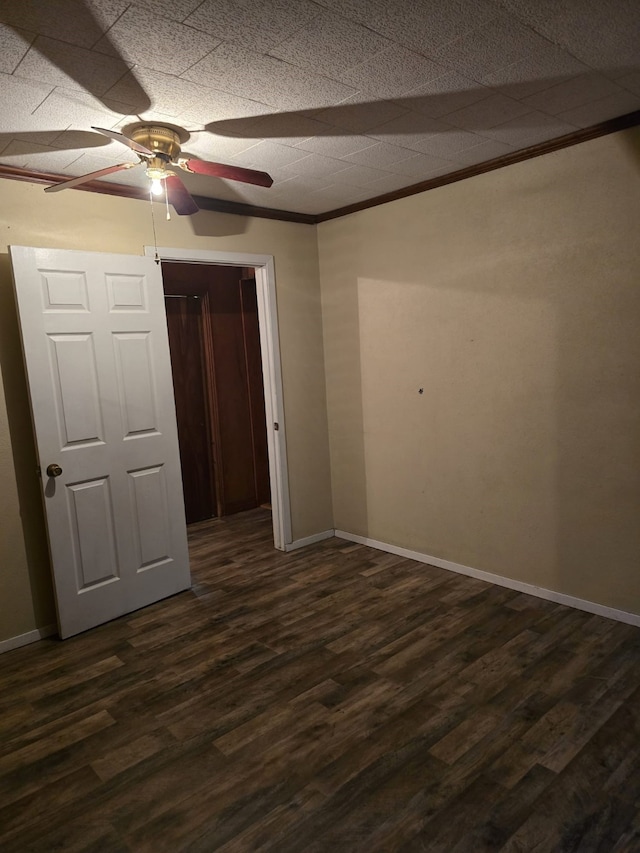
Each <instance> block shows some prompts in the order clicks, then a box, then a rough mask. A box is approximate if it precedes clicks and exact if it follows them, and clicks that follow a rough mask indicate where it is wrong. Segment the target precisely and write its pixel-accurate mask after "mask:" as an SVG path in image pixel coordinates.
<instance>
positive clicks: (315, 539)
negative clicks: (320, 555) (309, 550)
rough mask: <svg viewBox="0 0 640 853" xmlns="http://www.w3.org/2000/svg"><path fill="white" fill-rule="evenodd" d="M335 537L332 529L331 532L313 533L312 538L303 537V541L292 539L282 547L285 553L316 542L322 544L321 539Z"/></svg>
mask: <svg viewBox="0 0 640 853" xmlns="http://www.w3.org/2000/svg"><path fill="white" fill-rule="evenodd" d="M334 535H335V531H334V530H333V528H332V529H331V530H323V531H322V533H314V534H313V536H305V537H304V539H294V540H293V542H289V543H288V544H286V545H285V546H284V550H285V551H296V550H297V549H298V548H306V546H307V545H314V544H315V543H316V542H322V540H323V539H331V537H332V536H334Z"/></svg>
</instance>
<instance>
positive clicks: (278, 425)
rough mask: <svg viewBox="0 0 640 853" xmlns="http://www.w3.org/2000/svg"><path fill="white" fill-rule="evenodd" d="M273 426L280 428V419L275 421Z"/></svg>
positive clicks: (276, 428)
mask: <svg viewBox="0 0 640 853" xmlns="http://www.w3.org/2000/svg"><path fill="white" fill-rule="evenodd" d="M273 428H274V429H275V430H276V431H277V430H279V429H280V424H279V423H278V421H274V423H273Z"/></svg>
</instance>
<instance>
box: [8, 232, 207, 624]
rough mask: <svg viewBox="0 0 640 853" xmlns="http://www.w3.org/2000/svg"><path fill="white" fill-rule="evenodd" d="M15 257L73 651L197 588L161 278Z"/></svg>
mask: <svg viewBox="0 0 640 853" xmlns="http://www.w3.org/2000/svg"><path fill="white" fill-rule="evenodd" d="M10 253H11V263H12V267H13V274H14V282H15V289H16V297H17V303H18V310H19V315H20V324H21V330H22V342H23V348H24V355H25V363H26V369H27V378H28V383H29V393H30V397H31V407H32V414H33V421H34V427H35V434H36V445H37V453H38V459H39V465H40V469H41V471H40V475H41V478H42V488H43V495H44V506H45V514H46V521H47V527H48V534H49V547H50V552H51V560H52V566H53V576H54V584H55V592H56V603H57V610H58V623H59V629H60V636H61V637H68V636H70V635H72V634H76V633H78V632H80V631H84V630H86V629H87V628H91V627H93V626H95V625H98V624H100V623H102V622H106V621H108V620H110V619H114V618H115V617H117V616H120V615H122V614H124V613H129V612H131V611H132V610H136V609H138V608H139V607H143V606H145V605H147V604H150V603H152V602H154V601H157V600H159V599H161V598H164V597H166V596H168V595H172V594H173V593H176V592H179V591H180V590H183V589H186V588H188V587H189V586H190V583H191V580H190V574H189V561H188V556H187V540H186V526H185V517H184V502H183V496H182V479H181V472H180V460H179V453H178V439H177V430H176V420H175V406H174V400H173V387H172V382H171V367H170V360H169V345H168V340H167V327H166V319H165V313H164V298H163V290H162V278H161V273H160V269H159V267H158V266H157V265H156V264H155V263H154V262H153V260H152V259H150V258H145V257H138V256H135V255H110V254H98V253H94V252H71V251H61V250H52V249H34V248H27V247H21V246H19V247H16V246H13V247H11V249H10ZM51 465H54V466H59V468H61V469H62V472H61V473H60V474H58V476H50V475H48V474H47V468H48V467H49V466H51ZM50 471H51V472H52V473H53V474H55V473H56V471H57V469H55V468H54V469H50Z"/></svg>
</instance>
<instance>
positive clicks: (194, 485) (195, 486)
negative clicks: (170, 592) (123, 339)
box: [165, 295, 217, 524]
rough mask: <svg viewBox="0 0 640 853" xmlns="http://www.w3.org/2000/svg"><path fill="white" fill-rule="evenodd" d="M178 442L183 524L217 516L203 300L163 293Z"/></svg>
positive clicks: (196, 297) (197, 297)
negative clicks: (212, 473)
mask: <svg viewBox="0 0 640 853" xmlns="http://www.w3.org/2000/svg"><path fill="white" fill-rule="evenodd" d="M165 305H166V310H167V326H168V329H169V347H170V350H171V366H172V372H173V390H174V395H175V401H176V418H177V422H178V442H179V444H180V463H181V466H182V485H183V489H184V504H185V512H186V517H187V524H191V523H193V522H194V521H202V520H203V519H206V518H212V517H213V516H215V515H216V514H217V505H216V495H215V479H214V478H213V477H212V476H211V469H212V465H213V459H212V452H211V450H212V448H211V437H210V415H209V406H208V399H207V392H206V384H205V375H206V374H205V365H204V342H203V322H202V320H203V317H202V307H203V300H202V298H201V297H199V296H184V295H181V296H166V297H165Z"/></svg>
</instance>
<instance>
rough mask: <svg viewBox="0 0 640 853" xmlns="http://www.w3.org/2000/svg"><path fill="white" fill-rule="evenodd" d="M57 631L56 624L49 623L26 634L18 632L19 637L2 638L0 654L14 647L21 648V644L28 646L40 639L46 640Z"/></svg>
mask: <svg viewBox="0 0 640 853" xmlns="http://www.w3.org/2000/svg"><path fill="white" fill-rule="evenodd" d="M57 632H58V629H57V627H56V626H55V625H47V626H46V627H44V628H36V629H35V631H27V633H26V634H18V636H17V637H9V639H8V640H0V655H1V654H3V653H4V652H10V651H11V650H12V649H19V648H20V646H28V645H29V643H37V642H38V640H44V639H45V637H51V636H53V634H57Z"/></svg>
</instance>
